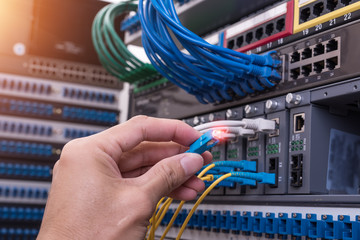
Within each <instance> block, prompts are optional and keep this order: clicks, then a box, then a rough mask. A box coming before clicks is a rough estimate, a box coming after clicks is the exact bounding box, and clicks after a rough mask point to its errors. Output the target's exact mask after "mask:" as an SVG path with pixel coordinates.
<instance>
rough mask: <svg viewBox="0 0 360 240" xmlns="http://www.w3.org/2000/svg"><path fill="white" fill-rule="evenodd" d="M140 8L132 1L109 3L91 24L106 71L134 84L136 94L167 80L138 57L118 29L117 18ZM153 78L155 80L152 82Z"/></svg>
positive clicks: (93, 37) (95, 44)
mask: <svg viewBox="0 0 360 240" xmlns="http://www.w3.org/2000/svg"><path fill="white" fill-rule="evenodd" d="M137 8H138V5H137V4H136V3H134V1H133V0H129V1H127V2H120V3H115V4H109V5H107V6H105V7H104V8H102V9H101V10H100V11H99V12H98V14H97V15H96V17H95V19H94V22H93V25H92V40H93V44H94V47H95V50H96V52H97V54H98V57H99V60H100V62H101V64H102V65H103V66H104V68H105V69H106V70H107V71H108V72H109V73H110V74H112V75H114V76H115V77H117V78H118V79H119V80H120V81H122V82H128V83H131V84H134V86H135V88H134V89H135V92H140V91H144V90H146V89H148V88H150V87H154V86H156V85H159V84H163V83H164V82H166V81H167V80H166V79H164V78H162V77H159V76H160V74H159V73H158V72H157V71H156V70H155V68H154V67H153V66H152V65H151V64H148V63H143V62H142V61H140V60H139V59H138V58H136V57H135V56H134V55H133V54H132V53H131V52H130V51H129V50H128V49H127V47H126V45H125V44H124V42H123V41H122V40H121V38H120V36H119V35H118V34H117V32H116V30H115V27H114V22H115V18H116V17H118V16H120V15H122V14H124V13H126V12H132V11H137ZM154 79H155V81H152V80H154ZM146 82H150V83H151V84H150V85H148V86H147V85H146V84H144V83H146ZM138 86H139V87H138ZM140 86H141V87H140Z"/></svg>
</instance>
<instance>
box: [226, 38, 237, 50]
mask: <svg viewBox="0 0 360 240" xmlns="http://www.w3.org/2000/svg"><path fill="white" fill-rule="evenodd" d="M234 46H235V41H234V40H230V41H229V42H228V44H227V48H229V49H233V48H234Z"/></svg>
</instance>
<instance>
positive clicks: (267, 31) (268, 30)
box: [265, 23, 274, 36]
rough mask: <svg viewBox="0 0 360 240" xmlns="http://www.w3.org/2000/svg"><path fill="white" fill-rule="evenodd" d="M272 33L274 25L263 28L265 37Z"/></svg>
mask: <svg viewBox="0 0 360 240" xmlns="http://www.w3.org/2000/svg"><path fill="white" fill-rule="evenodd" d="M273 32H274V24H273V23H269V24H267V25H266V26H265V33H266V35H268V36H270V35H271V34H272V33H273Z"/></svg>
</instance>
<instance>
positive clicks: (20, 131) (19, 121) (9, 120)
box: [0, 115, 106, 144]
mask: <svg viewBox="0 0 360 240" xmlns="http://www.w3.org/2000/svg"><path fill="white" fill-rule="evenodd" d="M105 129H106V128H105V127H98V126H91V125H86V126H84V125H82V124H76V123H67V122H56V121H48V120H41V121H39V120H37V119H31V118H21V117H14V116H2V115H0V137H2V138H12V139H21V140H29V141H30V140H33V139H34V138H36V139H37V140H41V141H44V142H53V143H62V144H65V143H66V142H68V141H69V140H71V139H74V138H79V137H86V136H90V135H92V134H95V133H98V132H101V131H103V130H105Z"/></svg>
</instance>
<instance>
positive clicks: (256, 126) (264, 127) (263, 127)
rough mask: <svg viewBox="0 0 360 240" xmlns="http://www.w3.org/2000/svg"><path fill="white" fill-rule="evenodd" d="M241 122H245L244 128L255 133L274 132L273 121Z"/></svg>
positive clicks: (254, 120)
mask: <svg viewBox="0 0 360 240" xmlns="http://www.w3.org/2000/svg"><path fill="white" fill-rule="evenodd" d="M242 121H244V122H245V126H244V128H246V129H252V130H254V131H255V132H266V133H272V132H273V131H274V130H276V122H275V121H274V120H267V119H263V118H256V119H248V118H244V119H243V120H242Z"/></svg>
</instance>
